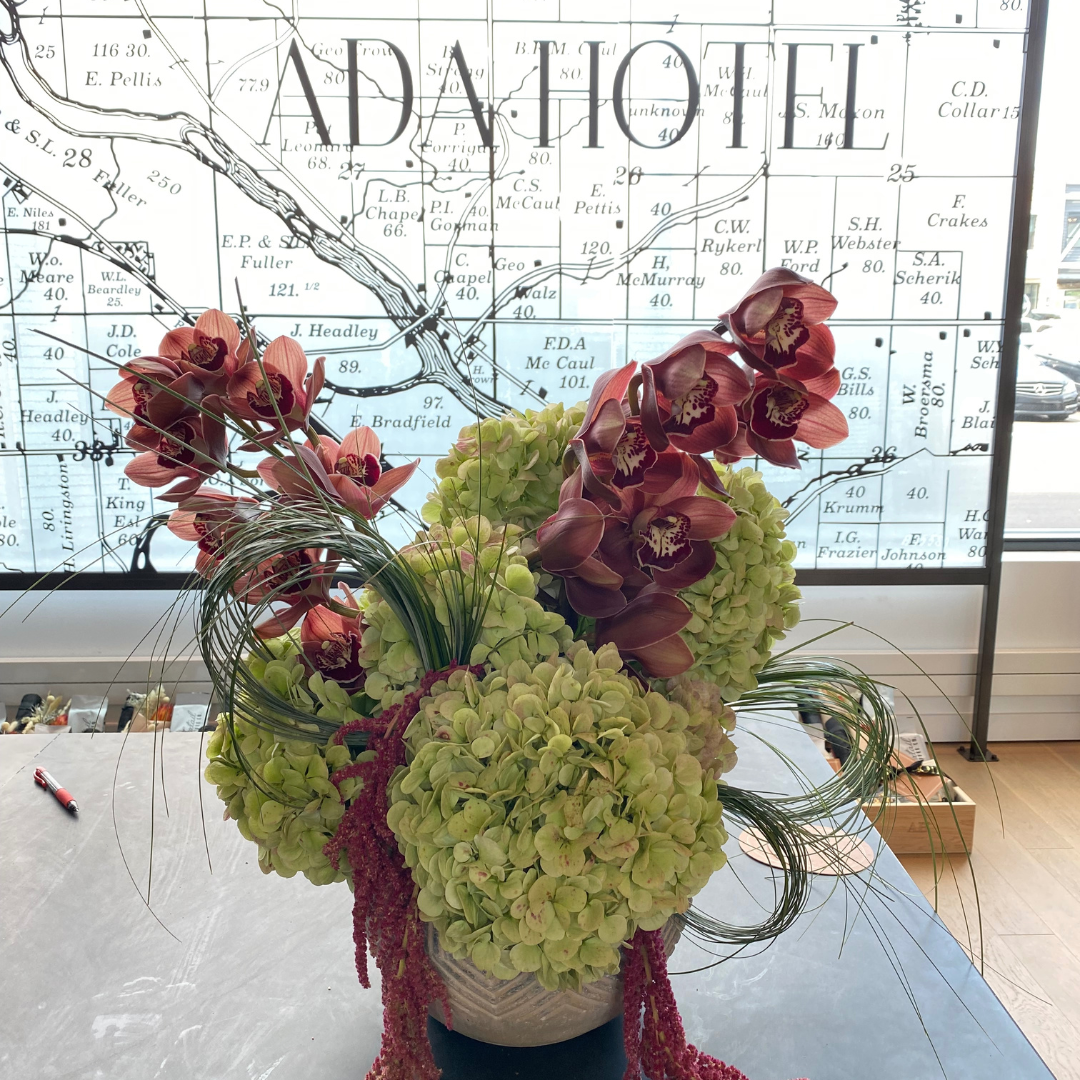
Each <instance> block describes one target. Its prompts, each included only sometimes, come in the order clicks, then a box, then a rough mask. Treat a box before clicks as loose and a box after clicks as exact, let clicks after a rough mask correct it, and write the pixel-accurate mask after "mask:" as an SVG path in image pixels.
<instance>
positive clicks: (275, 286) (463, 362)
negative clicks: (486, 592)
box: [0, 0, 1080, 571]
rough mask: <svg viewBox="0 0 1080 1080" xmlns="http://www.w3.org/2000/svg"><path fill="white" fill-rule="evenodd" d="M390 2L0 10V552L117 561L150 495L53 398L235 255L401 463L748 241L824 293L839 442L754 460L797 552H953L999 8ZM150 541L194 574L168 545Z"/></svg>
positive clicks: (961, 504) (677, 327)
mask: <svg viewBox="0 0 1080 1080" xmlns="http://www.w3.org/2000/svg"><path fill="white" fill-rule="evenodd" d="M1065 6H1067V5H1065ZM360 8H363V11H360V10H359V9H360ZM391 8H393V10H391V9H390V8H388V9H387V10H386V11H375V9H373V8H372V6H371V5H359V6H357V5H351V6H350V5H342V4H340V3H337V4H335V3H328V2H326V0H303V2H301V3H298V4H296V5H295V6H294V8H293V10H294V11H295V13H296V18H297V21H296V22H295V23H292V22H290V21H289V20H288V19H286V18H285V17H284V16H283V15H282V14H281V12H280V11H279V9H277V8H274V7H267V5H265V4H262V3H257V2H256V0H216V2H215V3H214V4H212V5H210V6H208V7H205V8H204V6H203V5H200V4H196V3H193V2H192V0H148V11H149V13H150V15H151V16H152V18H151V19H149V20H145V21H144V19H143V18H140V17H139V15H138V12H137V11H135V10H134V9H133V8H132V6H131V5H130V4H129V3H126V2H123V0H69V2H67V3H65V4H64V5H63V7H58V6H57V5H56V4H55V3H44V2H43V0H26V2H25V3H23V4H21V5H19V6H18V7H17V9H13V14H11V18H12V19H13V20H14V22H13V24H12V32H11V34H10V35H8V36H7V37H5V39H4V40H3V41H0V50H2V51H3V53H4V58H5V61H6V63H5V65H4V66H3V67H2V68H0V99H2V100H3V101H4V118H3V120H4V123H3V125H2V126H0V162H3V165H4V168H5V170H6V171H5V173H4V180H3V183H4V187H3V189H2V191H0V206H2V215H3V216H2V222H3V225H2V228H3V234H2V240H3V251H2V252H0V256H2V258H3V261H2V263H0V276H2V277H3V278H4V280H3V282H0V286H2V288H3V290H4V292H5V293H6V296H5V295H2V294H0V341H3V359H0V403H2V405H3V409H4V418H5V419H4V421H3V425H4V426H3V429H2V430H0V483H2V484H3V490H2V503H0V556H2V563H3V568H6V569H11V570H38V571H46V570H51V569H53V568H54V567H57V566H62V567H69V568H79V567H83V566H91V565H94V562H95V560H97V559H103V560H104V569H107V570H122V569H123V568H125V567H126V566H127V565H128V563H129V562H130V556H131V552H132V549H133V545H134V542H135V541H136V540H137V539H138V537H139V535H140V530H141V528H142V524H143V523H144V522H145V521H146V519H147V518H148V516H149V515H152V514H154V513H155V512H158V511H164V510H167V509H168V506H167V504H165V505H163V504H160V503H159V502H156V501H155V498H154V497H153V496H152V495H151V493H150V492H149V491H147V490H146V489H138V488H133V487H132V484H131V482H130V481H129V480H128V478H127V477H126V476H125V475H124V472H123V468H124V465H125V464H126V463H127V461H128V460H129V457H130V451H129V450H128V449H127V447H126V446H124V444H123V440H122V436H123V424H122V423H121V422H120V421H119V418H117V417H116V416H114V415H112V414H110V413H108V412H106V411H104V410H103V408H102V407H101V402H100V400H99V399H98V398H96V397H94V396H92V394H91V393H89V392H88V391H87V390H86V389H83V388H81V387H80V386H79V385H77V383H88V384H89V386H90V388H91V390H93V391H96V392H97V393H99V394H100V393H104V392H106V391H107V389H108V387H109V385H110V384H111V382H112V381H113V380H114V379H115V377H116V376H115V372H114V370H113V369H112V368H111V367H110V366H109V361H123V360H124V359H125V358H129V357H133V356H137V355H140V354H144V353H152V352H154V351H155V350H156V349H157V347H158V345H157V343H158V341H159V340H160V338H161V336H162V334H163V333H164V332H165V331H166V330H168V329H170V328H172V327H175V326H177V325H179V324H181V323H182V322H183V321H184V320H185V319H187V318H189V317H190V316H191V315H192V314H196V313H197V312H198V311H199V310H200V309H201V308H203V307H207V306H214V305H216V306H221V307H224V308H226V309H227V310H235V307H236V300H235V291H234V279H239V281H240V284H241V286H242V288H243V291H244V295H245V298H246V302H247V304H248V306H249V308H250V310H251V312H252V313H253V314H254V315H255V316H256V318H257V321H258V325H259V328H260V329H261V330H262V331H263V332H265V333H267V334H269V335H271V336H273V335H277V334H290V335H292V336H295V337H297V338H298V339H299V340H300V342H301V344H302V345H303V346H304V348H305V349H306V351H307V352H308V353H309V355H312V356H319V355H325V356H326V358H327V383H326V388H325V391H324V394H323V396H322V398H321V399H320V403H319V405H318V408H317V412H318V414H319V415H321V417H322V419H323V420H324V421H325V423H326V424H327V425H329V427H330V428H332V429H333V430H335V431H336V432H338V433H339V434H344V433H345V432H346V431H348V430H349V429H351V428H353V427H355V426H357V425H360V424H368V425H371V426H372V427H373V428H374V429H375V430H376V432H377V433H378V434H379V436H380V437H381V439H382V441H383V447H384V450H385V454H386V457H387V458H388V459H389V461H390V462H391V463H392V464H397V463H399V462H401V461H404V460H407V459H411V458H413V457H415V456H417V455H419V456H420V457H421V459H422V467H423V468H424V469H425V470H426V471H427V473H428V474H430V473H431V472H433V469H434V463H435V461H436V459H437V458H438V457H439V456H440V455H441V454H443V453H445V452H446V448H447V447H448V445H449V444H450V443H451V442H452V441H453V440H454V439H455V438H456V436H457V432H458V430H459V429H460V428H461V427H462V426H464V425H466V424H468V423H469V422H470V421H471V419H472V418H473V417H474V416H475V413H476V411H477V410H479V411H481V412H483V413H493V412H498V411H501V410H502V409H503V408H505V407H506V406H513V407H516V408H537V407H542V406H543V405H545V404H547V403H551V402H554V401H566V402H574V401H577V400H580V399H582V398H585V397H587V396H588V394H589V391H590V389H591V388H592V385H593V382H594V380H595V378H596V377H597V375H598V374H600V373H601V372H603V371H605V370H606V369H609V368H610V367H612V366H613V365H617V364H623V363H625V362H626V361H627V360H647V359H650V358H651V357H653V356H655V355H656V354H657V353H658V352H659V351H660V350H662V349H664V348H666V347H667V346H668V345H670V344H671V343H673V342H674V341H675V340H676V339H677V338H679V337H681V336H682V335H683V334H685V333H687V332H689V331H690V330H692V329H695V328H698V327H710V326H712V325H714V324H715V321H716V317H717V313H718V312H720V311H723V310H725V309H727V308H728V307H729V306H733V305H734V303H735V302H736V301H737V300H738V299H739V298H740V297H741V296H742V294H743V293H744V292H745V291H746V289H747V288H748V286H749V285H750V284H751V283H752V282H753V281H754V280H755V279H756V277H757V276H758V275H759V274H760V273H761V272H762V270H763V269H765V268H766V267H769V266H775V265H785V266H788V267H791V268H792V269H794V270H797V271H798V272H800V273H802V274H804V275H806V276H807V277H810V278H813V279H815V280H819V281H820V280H824V281H827V282H828V284H829V287H830V288H832V289H833V290H834V291H835V292H836V295H837V296H838V298H839V301H840V307H839V311H838V316H837V318H836V320H835V322H834V324H833V325H834V328H835V333H836V337H837V340H838V345H839V355H838V366H839V368H840V370H841V372H842V374H843V379H844V384H843V386H842V387H841V391H840V393H839V395H838V396H837V398H836V401H837V403H838V404H839V405H841V406H842V408H843V410H844V413H845V415H846V417H847V419H848V423H849V426H850V429H851V437H850V438H849V439H848V440H847V441H846V442H845V443H843V444H842V445H840V446H839V447H837V448H835V449H834V450H831V451H825V452H822V451H815V450H809V449H807V450H806V451H805V453H804V455H803V458H802V468H801V470H799V471H784V470H779V469H775V468H769V469H768V470H767V473H768V480H769V483H770V484H771V485H772V486H773V489H774V490H775V492H776V493H777V495H778V496H779V497H780V498H782V499H784V500H785V501H787V502H788V503H789V505H790V507H791V509H792V511H793V518H792V522H791V534H792V536H793V538H794V539H795V540H796V542H797V543H798V545H799V560H798V561H799V565H800V566H802V567H814V566H821V567H851V568H856V567H876V566H884V567H898V566H949V567H963V566H968V567H970V566H980V565H982V563H983V560H984V548H983V545H982V543H981V537H980V535H979V534H980V531H981V530H980V523H981V522H982V520H983V517H984V515H985V512H986V507H987V491H988V477H989V469H990V450H991V442H992V434H993V433H992V429H991V425H992V420H991V417H992V416H993V411H994V398H995V390H996V378H997V356H998V352H999V349H1000V336H1001V320H1002V309H1003V294H1004V283H1005V276H1006V261H1007V250H1008V237H1009V228H1010V221H1011V209H1012V192H1013V169H1014V161H1015V150H1016V135H1017V126H1018V115H1019V99H1020V87H1021V79H1022V73H1023V59H1024V44H1025V42H1024V34H1025V28H1026V24H1027V17H1028V0H1008V3H997V2H994V3H987V2H985V0H984V2H982V3H979V2H978V0H948V2H946V0H904V2H902V3H900V2H898V0H819V2H817V3H814V4H807V3H805V0H743V2H741V3H739V4H736V5H731V4H719V5H718V4H717V3H716V2H715V0H687V2H686V3H681V4H678V5H673V4H671V3H670V2H669V0H664V2H661V0H596V2H595V3H592V4H588V5H584V6H583V10H582V11H580V12H578V11H575V12H574V13H573V15H572V16H571V15H569V14H568V17H567V20H566V21H561V14H567V13H568V5H566V4H560V3H559V2H558V0H529V3H528V5H527V9H528V10H527V12H526V11H524V10H523V7H522V5H521V3H520V0H486V2H481V0H439V2H438V3H436V2H434V0H402V2H401V3H399V4H398V5H396V6H394V5H391ZM736 9H737V10H736ZM579 17H587V18H586V21H576V20H577V19H578V18H579ZM724 18H730V19H731V20H732V21H731V22H728V23H725V22H723V21H722V20H723V19H724ZM736 20H737V21H736ZM1059 40H1061V39H1060V38H1059ZM13 83H14V84H17V86H16V85H12V84H13ZM1061 99H1062V101H1063V102H1064V101H1067V100H1071V97H1070V95H1068V94H1067V93H1063V94H1062V95H1061ZM1063 107H1064V106H1063ZM1059 141H1061V142H1064V141H1065V140H1059ZM1077 179H1078V180H1080V177H1077ZM1059 201H1060V199H1059ZM1075 201H1076V203H1077V205H1078V206H1080V193H1078V194H1077V195H1076V200H1075ZM1063 214H1065V215H1066V220H1064V222H1063V228H1064V230H1065V233H1064V235H1065V238H1066V243H1069V241H1070V238H1071V237H1072V235H1073V234H1072V233H1071V232H1070V231H1069V230H1070V228H1072V227H1073V226H1071V225H1070V223H1069V221H1068V220H1067V211H1065V210H1063V207H1062V206H1061V205H1058V206H1055V208H1054V209H1053V211H1052V212H1051V211H1041V212H1040V221H1042V222H1045V223H1047V224H1046V225H1045V227H1044V228H1041V229H1040V230H1038V235H1037V236H1036V237H1035V238H1034V242H1035V244H1036V245H1038V244H1039V243H1040V242H1042V240H1043V239H1045V238H1049V239H1050V240H1051V241H1052V243H1053V244H1054V245H1055V252H1054V257H1055V259H1056V258H1057V257H1058V256H1060V255H1061V250H1060V248H1057V247H1056V245H1057V243H1058V233H1057V228H1056V222H1057V220H1058V219H1059V218H1062V216H1063ZM1051 221H1053V222H1055V225H1054V227H1051V226H1050V224H1049V223H1050V222H1051ZM1077 270H1078V271H1080V263H1078V264H1077ZM1054 287H1056V285H1055V286H1054ZM1048 288H1050V286H1049V285H1048V284H1046V283H1045V282H1044V283H1042V289H1043V291H1042V292H1041V293H1040V294H1038V296H1037V297H1036V300H1037V301H1038V303H1040V304H1042V303H1044V302H1045V301H1044V299H1043V297H1045V294H1046V291H1047V289H1048ZM1076 288H1077V290H1078V291H1080V276H1078V278H1077V286H1076ZM1071 302H1072V303H1073V306H1075V298H1074V299H1073V300H1072V301H1071ZM1033 303H1034V301H1033ZM39 331H44V332H45V333H47V334H49V335H52V336H51V337H44V336H42V335H41V334H40V333H39ZM57 339H60V340H57ZM83 350H90V352H89V353H87V352H85V351H83ZM68 376H70V377H71V378H73V379H75V380H77V383H72V382H71V381H70V380H69V378H68ZM1025 426H1026V427H1030V428H1032V430H1035V429H1036V428H1038V430H1039V431H1042V430H1043V429H1044V428H1045V429H1046V430H1050V429H1051V425H1035V424H1032V425H1025ZM1066 426H1067V427H1069V428H1070V429H1071V428H1072V425H1071V424H1070V425H1066ZM1055 445H1056V444H1055ZM1040 453H1041V452H1040ZM1022 456H1023V455H1022V454H1018V458H1022ZM1043 460H1044V459H1043V458H1042V457H1040V461H1043ZM1057 460H1066V459H1065V458H1059V459H1057ZM425 487H426V485H425V484H424V483H423V481H422V480H420V479H418V480H417V481H415V482H414V483H413V484H412V485H411V486H410V488H409V489H407V492H408V494H407V497H406V501H407V503H408V504H409V505H410V506H412V507H414V508H415V507H416V506H417V505H419V503H420V502H421V501H422V500H423V497H424V494H425ZM101 533H106V534H108V537H109V539H108V540H107V542H106V543H105V545H104V546H103V545H102V544H101V543H99V542H97V541H96V537H98V536H99V535H100V534H101ZM151 553H152V557H153V560H154V563H155V565H156V566H157V568H158V569H160V570H170V569H176V568H179V567H183V566H187V565H189V564H190V555H191V553H190V548H189V546H187V545H185V544H182V543H180V542H178V541H176V540H175V538H173V537H172V536H171V534H169V533H168V532H167V530H165V529H159V530H158V532H157V534H156V535H155V537H154V539H153V543H152V545H151Z"/></svg>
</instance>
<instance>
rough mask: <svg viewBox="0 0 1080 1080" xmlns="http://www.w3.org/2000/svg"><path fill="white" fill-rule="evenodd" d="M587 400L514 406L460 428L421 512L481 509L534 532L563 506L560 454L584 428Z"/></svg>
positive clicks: (449, 518) (456, 515)
mask: <svg viewBox="0 0 1080 1080" xmlns="http://www.w3.org/2000/svg"><path fill="white" fill-rule="evenodd" d="M584 418H585V404H584V402H579V403H578V404H577V405H569V406H564V405H561V404H554V405H548V406H547V407H546V408H544V409H540V410H538V411H537V410H534V409H526V410H525V412H523V413H522V412H517V411H516V410H514V411H511V412H508V413H506V415H505V416H503V417H502V418H501V419H498V420H496V419H489V420H484V421H483V422H482V423H481V424H479V425H476V424H473V425H472V427H467V428H462V429H461V434H460V435H459V436H458V441H457V443H456V444H455V445H454V446H453V447H452V448H451V450H450V453H449V455H448V456H447V457H444V458H441V459H440V460H439V462H438V464H437V465H436V466H435V472H436V475H437V476H438V477H439V486H438V488H437V490H435V491H433V492H432V493H431V494H430V495H429V496H428V499H427V502H426V503H425V505H424V507H423V510H422V511H421V513H422V515H423V518H424V520H425V521H427V522H429V523H431V524H442V525H453V524H454V523H455V522H456V521H457V520H458V519H460V518H463V517H464V518H468V517H472V516H473V515H474V514H480V515H482V516H483V517H486V518H487V519H488V520H489V521H491V522H493V523H499V522H503V521H505V522H509V523H510V524H513V525H520V526H521V527H522V528H523V529H524V530H525V531H526V532H532V530H534V529H536V528H537V526H539V525H540V524H541V523H542V522H543V521H544V520H545V519H546V518H548V517H550V516H551V515H552V514H554V513H555V511H556V509H557V508H558V505H559V487H560V485H561V484H562V482H563V471H562V459H563V453H564V452H565V450H566V447H567V444H568V443H569V442H570V440H571V439H572V438H573V436H574V435H575V434H576V433H577V430H578V428H580V427H581V422H582V420H583V419H584Z"/></svg>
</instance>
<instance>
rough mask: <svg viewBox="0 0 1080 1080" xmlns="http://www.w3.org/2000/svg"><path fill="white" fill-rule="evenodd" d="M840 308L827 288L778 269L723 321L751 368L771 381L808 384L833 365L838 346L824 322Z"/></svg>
mask: <svg viewBox="0 0 1080 1080" xmlns="http://www.w3.org/2000/svg"><path fill="white" fill-rule="evenodd" d="M835 310H836V297H834V296H833V295H832V293H830V292H829V291H828V289H824V288H822V286H820V285H818V284H816V283H815V282H813V281H810V280H809V278H804V277H802V276H801V275H800V274H796V273H795V271H794V270H788V269H786V268H785V267H774V268H773V269H772V270H766V271H765V273H764V274H762V275H761V277H759V278H758V279H757V281H755V282H754V284H753V285H752V286H751V287H750V291H749V292H748V293H747V294H746V295H745V296H744V297H743V298H742V300H740V301H739V303H738V304H737V305H736V306H735V307H733V308H731V309H729V310H728V311H726V312H724V313H723V314H722V315H721V316H720V317H721V319H722V320H723V321H724V323H726V325H727V327H728V329H729V330H730V331H731V336H732V338H733V339H734V340H735V342H736V344H738V346H739V352H740V354H741V356H742V358H743V359H744V360H745V361H746V362H747V363H748V364H749V365H750V366H751V367H753V368H756V369H757V370H758V371H760V372H762V373H764V374H765V375H768V376H769V377H770V378H772V379H779V378H781V377H783V379H784V381H787V380H789V379H791V380H795V381H798V382H807V381H808V380H810V379H813V378H815V377H817V376H819V375H822V374H823V373H824V372H825V371H826V370H828V368H830V367H831V366H832V364H833V359H834V357H835V354H836V345H835V342H834V341H833V336H832V333H831V332H830V331H829V329H828V327H826V326H823V325H821V324H822V323H824V321H825V320H826V319H827V318H829V316H830V315H832V313H833V312H834V311H835Z"/></svg>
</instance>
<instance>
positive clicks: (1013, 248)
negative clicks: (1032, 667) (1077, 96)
mask: <svg viewBox="0 0 1080 1080" xmlns="http://www.w3.org/2000/svg"><path fill="white" fill-rule="evenodd" d="M1048 6H1049V0H1031V9H1030V15H1029V18H1028V34H1027V55H1026V57H1025V62H1024V84H1023V89H1022V91H1021V98H1020V138H1019V140H1018V143H1017V148H1016V186H1015V188H1014V190H1013V210H1012V232H1011V234H1010V238H1009V271H1008V280H1007V283H1006V286H1005V320H1004V326H1003V328H1002V333H1003V335H1004V340H1003V342H1002V349H1001V367H1000V370H999V371H998V395H997V412H996V414H995V417H994V456H993V459H992V461H991V465H990V505H989V509H988V515H987V525H986V566H987V569H988V570H989V580H988V581H987V584H986V586H985V588H984V589H983V605H982V622H981V626H980V629H979V655H978V659H977V661H976V667H975V707H974V710H973V712H972V718H971V743H970V745H968V746H961V747H958V750H959V752H960V753H961V754H962V755H963V756H964V757H966V758H967V759H968V760H969V761H997V756H996V755H994V754H991V753H990V752H989V751H988V750H987V748H986V740H987V735H988V733H989V728H990V702H991V699H992V696H993V687H994V652H995V648H996V645H997V622H998V603H999V600H1000V599H1001V553H1002V550H1003V547H1004V542H1005V507H1006V505H1007V503H1008V497H1009V459H1010V457H1011V455H1012V429H1013V412H1014V410H1015V408H1016V365H1017V357H1018V355H1019V352H1020V316H1021V314H1022V312H1023V305H1024V276H1025V273H1026V271H1027V244H1028V222H1029V219H1030V216H1031V189H1032V181H1033V177H1034V172H1035V141H1036V136H1037V134H1038V128H1039V94H1040V91H1041V88H1042V71H1043V49H1044V47H1045V44H1046V15H1047V8H1048Z"/></svg>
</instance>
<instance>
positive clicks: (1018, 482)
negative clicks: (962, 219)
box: [1005, 0, 1080, 542]
mask: <svg viewBox="0 0 1080 1080" xmlns="http://www.w3.org/2000/svg"><path fill="white" fill-rule="evenodd" d="M1077 34H1080V10H1078V8H1077V5H1075V4H1072V3H1069V2H1068V0H1051V3H1050V19H1049V26H1048V34H1047V39H1046V59H1045V67H1044V71H1043V86H1042V102H1041V108H1040V115H1039V137H1038V145H1037V150H1036V154H1035V183H1034V193H1033V197H1032V206H1031V224H1030V227H1029V233H1028V262H1027V273H1026V281H1025V285H1024V294H1025V304H1024V319H1023V322H1022V324H1021V332H1020V356H1019V360H1018V367H1017V382H1016V413H1015V420H1016V423H1015V426H1014V428H1013V442H1012V465H1011V469H1010V473H1009V503H1008V511H1007V515H1006V526H1005V527H1006V535H1007V537H1008V538H1010V539H1024V540H1028V541H1050V542H1055V541H1062V540H1072V539H1080V470H1078V469H1077V468H1076V461H1077V460H1078V459H1080V411H1077V409H1078V404H1080V399H1078V390H1077V384H1078V383H1080V148H1078V146H1077V144H1076V142H1075V140H1072V139H1067V138H1062V134H1063V133H1064V132H1067V131H1069V130H1070V129H1071V127H1072V115H1071V113H1072V106H1071V102H1072V98H1073V92H1072V86H1071V83H1072V80H1073V79H1074V75H1073V70H1072V65H1073V61H1072V58H1071V50H1072V46H1071V44H1070V43H1071V42H1075V41H1076V40H1077V37H1076V35H1077ZM1039 217H1041V218H1042V219H1043V220H1044V221H1046V222H1050V223H1053V222H1057V221H1060V222H1061V231H1060V232H1058V231H1057V229H1056V227H1055V226H1054V225H1051V226H1050V227H1048V228H1044V229H1041V230H1039V232H1038V233H1036V230H1035V222H1036V220H1037V218H1039Z"/></svg>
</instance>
